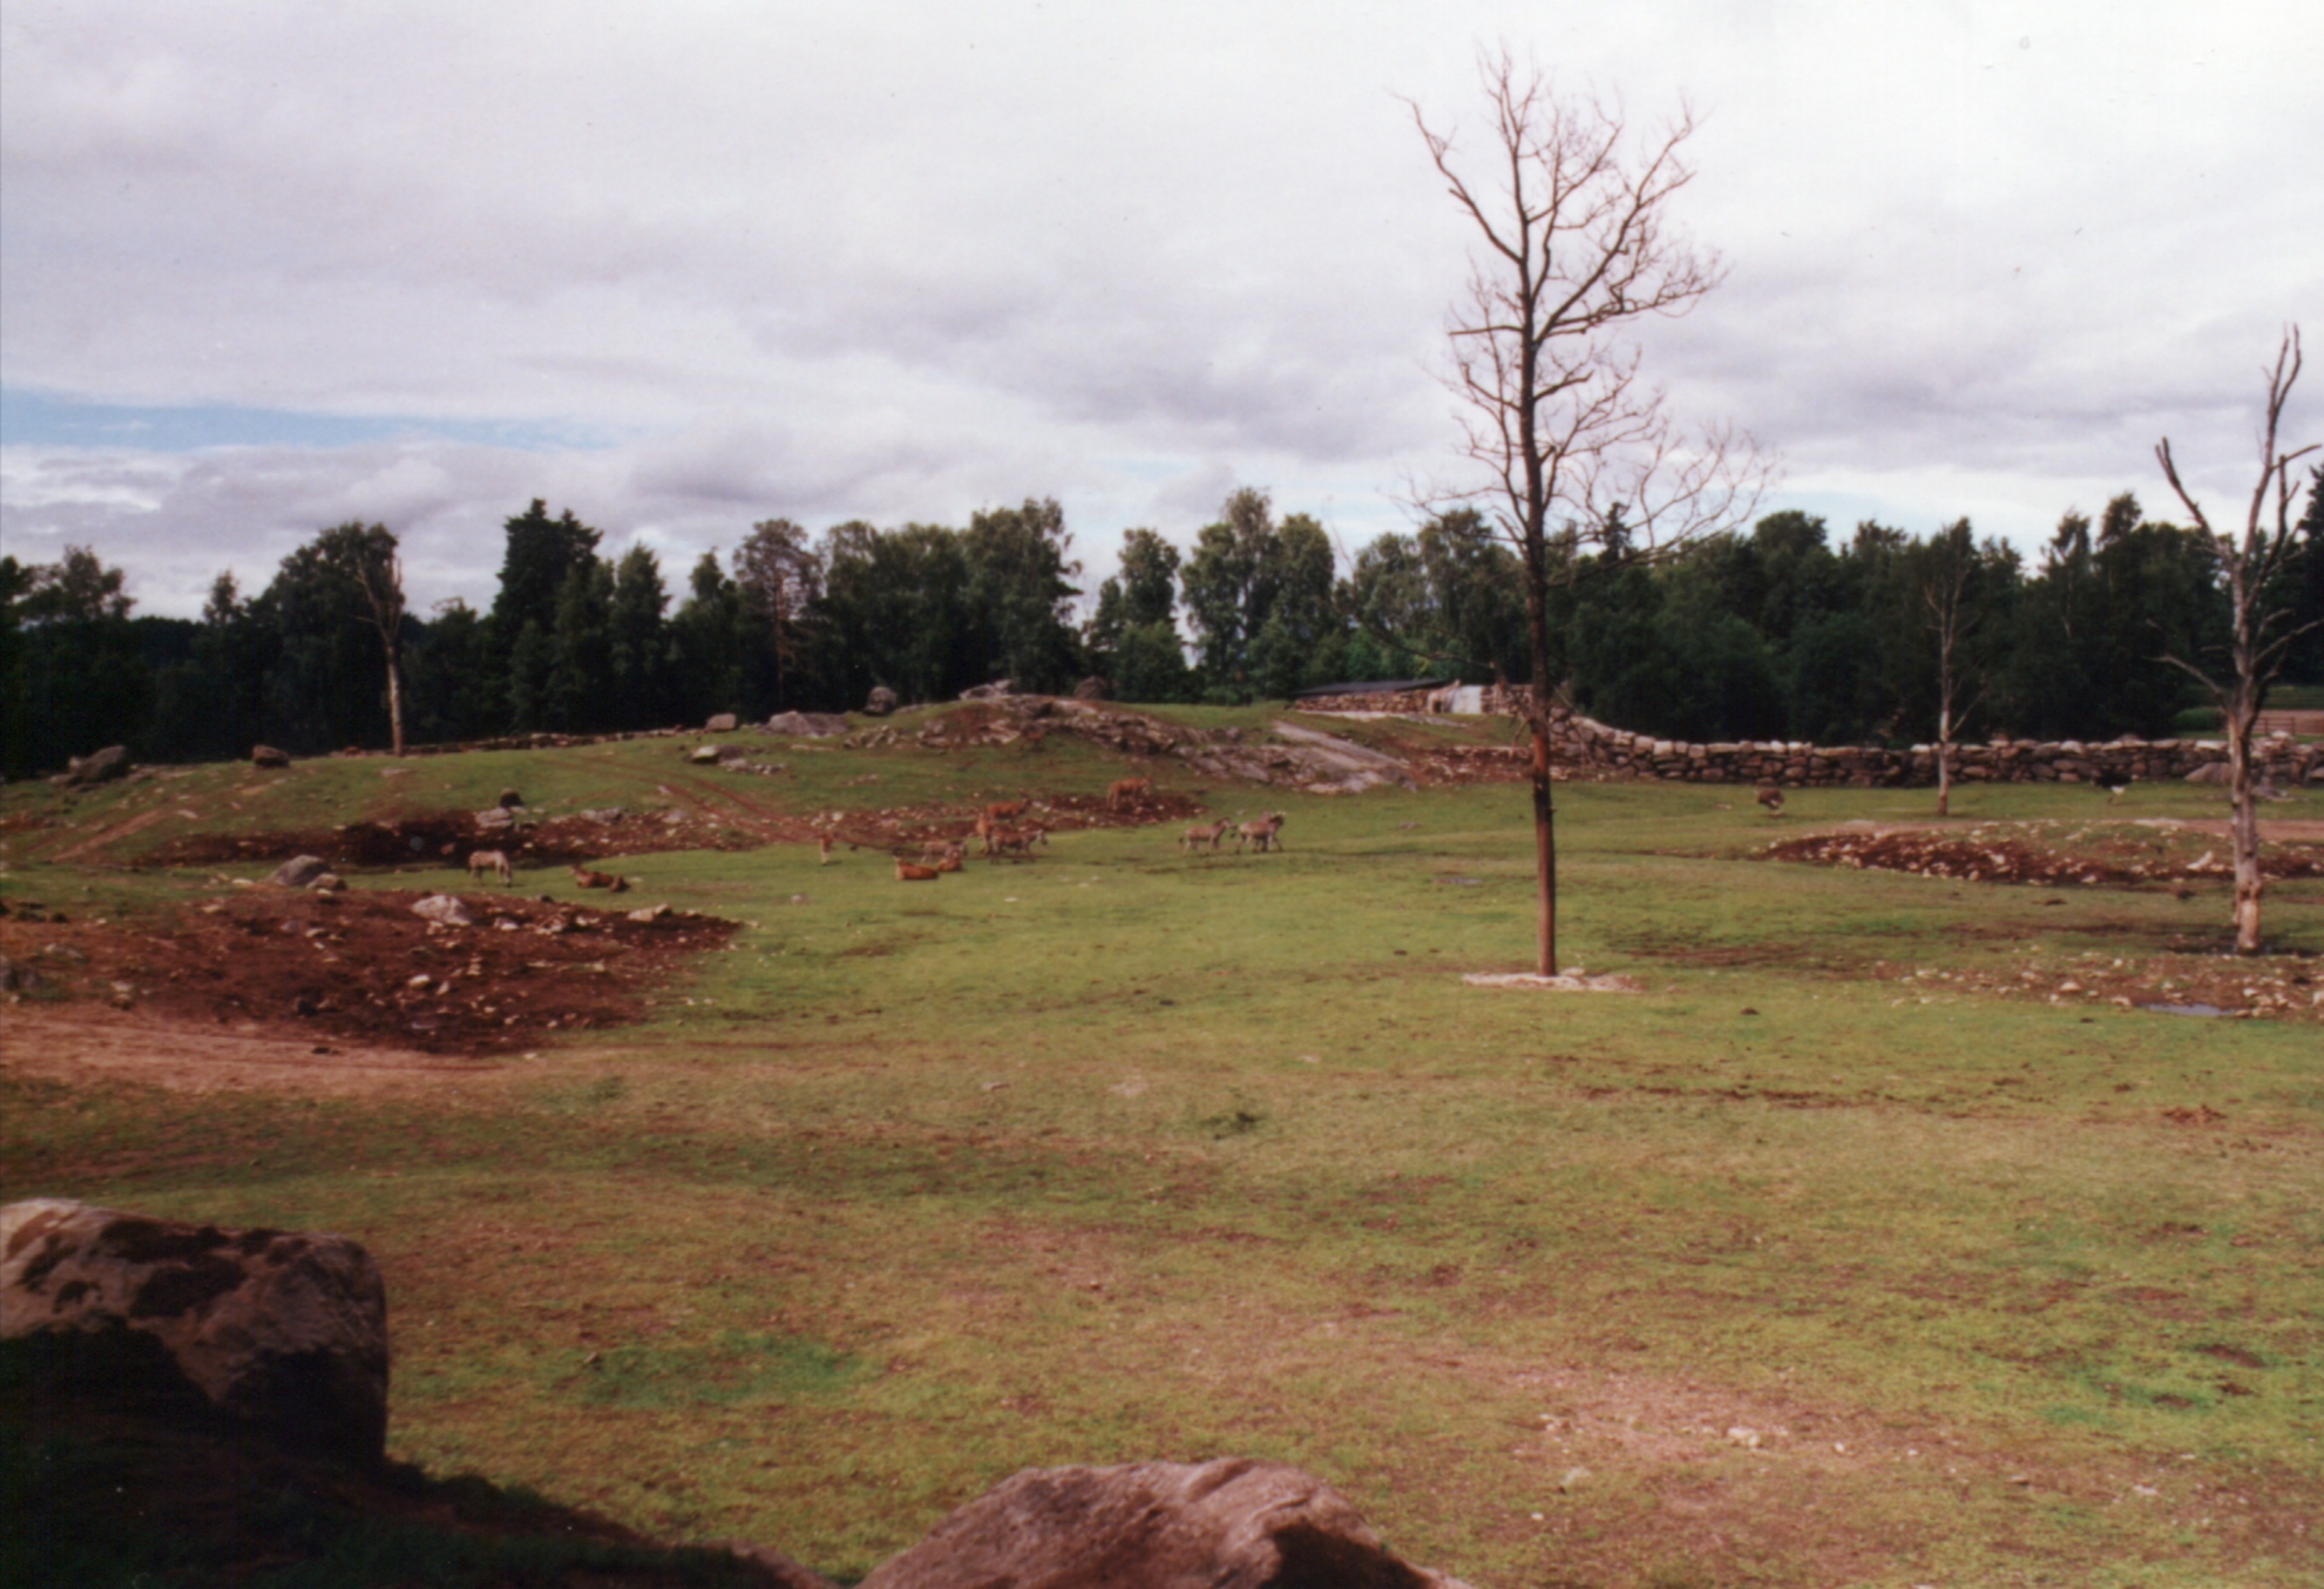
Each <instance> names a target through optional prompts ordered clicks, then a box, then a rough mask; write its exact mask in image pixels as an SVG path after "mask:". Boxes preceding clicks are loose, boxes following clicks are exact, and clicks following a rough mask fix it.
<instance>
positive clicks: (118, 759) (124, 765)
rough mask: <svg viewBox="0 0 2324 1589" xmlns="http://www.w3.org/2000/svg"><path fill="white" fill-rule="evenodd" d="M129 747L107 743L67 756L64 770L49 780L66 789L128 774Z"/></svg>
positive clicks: (77, 787) (103, 781) (106, 780)
mask: <svg viewBox="0 0 2324 1589" xmlns="http://www.w3.org/2000/svg"><path fill="white" fill-rule="evenodd" d="M129 767H130V761H129V747H128V746H126V745H118V744H109V745H106V747H105V748H104V749H103V750H101V751H91V752H90V753H88V755H85V756H69V757H68V758H66V760H65V770H64V771H62V772H60V773H58V774H57V775H56V777H55V778H53V779H51V780H50V781H51V782H52V783H60V784H63V785H64V786H65V787H66V788H68V789H85V788H87V787H88V785H90V784H92V783H106V782H109V781H112V780H114V779H115V778H126V777H128V776H129Z"/></svg>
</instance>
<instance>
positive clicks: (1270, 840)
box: [1234, 811, 1283, 855]
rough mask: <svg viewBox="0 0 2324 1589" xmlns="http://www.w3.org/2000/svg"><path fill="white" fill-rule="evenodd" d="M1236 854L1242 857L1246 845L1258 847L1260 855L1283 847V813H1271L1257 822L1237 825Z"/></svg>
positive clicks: (1235, 831)
mask: <svg viewBox="0 0 2324 1589" xmlns="http://www.w3.org/2000/svg"><path fill="white" fill-rule="evenodd" d="M1234 833H1235V854H1237V855H1240V854H1241V853H1242V848H1243V846H1244V845H1258V846H1259V854H1260V855H1265V854H1267V852H1268V851H1269V850H1279V849H1281V848H1282V847H1283V813H1282V812H1280V811H1269V812H1268V814H1267V815H1266V816H1264V817H1261V818H1259V820H1258V821H1256V822H1241V823H1238V824H1236V825H1235V830H1234Z"/></svg>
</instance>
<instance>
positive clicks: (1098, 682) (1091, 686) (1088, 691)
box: [1074, 673, 1113, 701]
mask: <svg viewBox="0 0 2324 1589" xmlns="http://www.w3.org/2000/svg"><path fill="white" fill-rule="evenodd" d="M1112 693H1113V691H1112V688H1111V686H1109V685H1108V684H1107V683H1106V681H1105V680H1104V679H1101V678H1099V677H1098V676H1097V675H1096V674H1094V673H1093V674H1091V675H1090V676H1089V677H1088V678H1086V679H1083V680H1082V681H1081V682H1080V683H1079V684H1076V685H1074V699H1075V700H1077V701H1102V700H1103V699H1105V698H1106V697H1108V696H1110V695H1111V694H1112Z"/></svg>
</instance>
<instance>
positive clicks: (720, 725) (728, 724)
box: [702, 712, 735, 734]
mask: <svg viewBox="0 0 2324 1589" xmlns="http://www.w3.org/2000/svg"><path fill="white" fill-rule="evenodd" d="M734 728H735V723H734V714H733V713H732V712H719V713H716V714H715V715H714V716H712V717H711V719H710V721H708V722H707V723H705V724H704V725H702V732H703V733H705V734H732V733H733V732H734Z"/></svg>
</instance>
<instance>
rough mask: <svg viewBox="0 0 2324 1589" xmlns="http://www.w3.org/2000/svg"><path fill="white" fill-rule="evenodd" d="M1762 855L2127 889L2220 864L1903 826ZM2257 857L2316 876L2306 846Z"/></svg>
mask: <svg viewBox="0 0 2324 1589" xmlns="http://www.w3.org/2000/svg"><path fill="white" fill-rule="evenodd" d="M1763 854H1765V855H1766V856H1767V858H1769V859H1771V860H1776V861H1807V862H1812V863H1814V864H1818V865H1824V866H1855V867H1861V868H1864V869H1867V870H1870V871H1877V872H1910V873H1914V874H1915V875H1917V876H1921V877H1950V878H1959V879H1960V880H1961V881H1962V882H2032V883H2041V884H2043V885H2045V886H2052V887H2054V886H2057V885H2060V884H2065V883H2079V884H2083V885H2093V886H2094V885H2100V884H2103V885H2108V886H2112V887H2116V888H2135V887H2139V886H2143V885H2159V884H2165V883H2171V882H2179V881H2182V880H2184V879H2186V878H2189V877H2218V876H2224V875H2226V874H2227V871H2228V868H2227V863H2226V862H2225V861H2224V860H2221V859H2220V858H2218V855H2216V854H2209V853H2207V854H2206V855H2203V856H2199V857H2197V858H2196V859H2194V860H2191V861H2184V862H2175V861H2172V860H2171V859H2169V858H2167V857H2165V856H2162V855H2153V854H2150V853H2145V852H2142V851H2139V850H2137V849H2134V848H2127V847H2126V848H2125V850H2124V852H2123V853H2120V854H2116V855H2109V854H2107V852H2106V849H2105V848H2104V847H2103V846H2101V847H2099V848H2098V849H2097V850H2095V851H2082V852H2075V851H2068V850H2059V849H2052V848H2051V847H2049V846H2046V845H2036V844H2032V843H2029V842H2028V841H2027V840H2025V839H2024V838H2022V837H2015V836H2003V835H1997V834H1994V833H1990V832H1987V831H1979V830H1972V831H1971V832H1969V833H1968V834H1950V833H1935V832H1929V831H1924V830H1920V829H1909V828H1908V829H1890V830H1887V831H1879V830H1864V831H1846V830H1843V831H1841V832H1839V833H1820V834H1812V835H1810V836H1807V837H1805V838H1795V839H1791V840H1788V841H1786V842H1784V843H1782V844H1776V845H1770V846H1768V848H1767V849H1766V851H1764V852H1763ZM2259 861H2260V871H2261V872H2262V873H2263V874H2264V875H2265V876H2268V877H2272V878H2286V877H2324V852H2319V851H2318V850H2317V849H2316V848H2315V847H2314V846H2312V845H2293V846H2285V845H2263V846H2262V847H2261V849H2260V855H2259Z"/></svg>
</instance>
